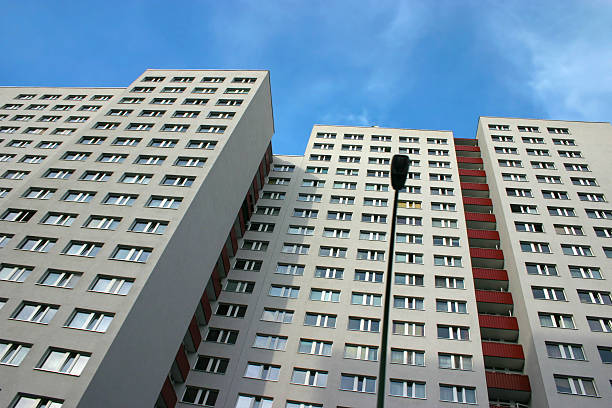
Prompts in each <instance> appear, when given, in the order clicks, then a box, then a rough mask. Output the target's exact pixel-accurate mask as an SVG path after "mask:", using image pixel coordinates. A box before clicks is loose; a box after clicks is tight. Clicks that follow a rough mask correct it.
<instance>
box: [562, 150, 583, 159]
mask: <svg viewBox="0 0 612 408" xmlns="http://www.w3.org/2000/svg"><path fill="white" fill-rule="evenodd" d="M559 156H561V157H567V158H574V159H577V158H580V157H582V153H580V152H579V151H577V150H559Z"/></svg>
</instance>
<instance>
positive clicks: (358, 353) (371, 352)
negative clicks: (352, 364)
mask: <svg viewBox="0 0 612 408" xmlns="http://www.w3.org/2000/svg"><path fill="white" fill-rule="evenodd" d="M344 358H350V359H354V360H367V361H378V346H366V345H363V344H349V343H346V344H345V345H344Z"/></svg>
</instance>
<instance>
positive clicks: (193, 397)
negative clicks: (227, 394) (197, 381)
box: [181, 385, 219, 407]
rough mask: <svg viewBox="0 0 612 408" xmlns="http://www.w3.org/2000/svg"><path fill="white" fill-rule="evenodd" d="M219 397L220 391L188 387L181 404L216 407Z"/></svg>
mask: <svg viewBox="0 0 612 408" xmlns="http://www.w3.org/2000/svg"><path fill="white" fill-rule="evenodd" d="M218 396H219V390H211V389H208V388H200V387H193V386H190V385H188V386H187V388H186V389H185V393H184V394H183V398H182V399H181V402H187V403H191V404H195V405H202V406H205V407H214V406H215V403H216V402H217V397H218Z"/></svg>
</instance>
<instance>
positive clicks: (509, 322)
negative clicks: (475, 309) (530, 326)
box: [478, 314, 519, 330]
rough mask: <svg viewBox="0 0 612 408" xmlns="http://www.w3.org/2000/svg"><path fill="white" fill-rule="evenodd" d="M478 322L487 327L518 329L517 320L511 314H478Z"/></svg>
mask: <svg viewBox="0 0 612 408" xmlns="http://www.w3.org/2000/svg"><path fill="white" fill-rule="evenodd" d="M478 323H479V324H480V327H484V328H487V329H503V330H518V329H519V327H518V322H517V320H516V317H512V316H494V315H483V314H479V315H478Z"/></svg>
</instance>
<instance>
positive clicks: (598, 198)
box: [578, 193, 606, 202]
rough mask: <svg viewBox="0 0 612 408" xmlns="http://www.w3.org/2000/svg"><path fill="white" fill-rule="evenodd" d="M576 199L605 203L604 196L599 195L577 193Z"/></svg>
mask: <svg viewBox="0 0 612 408" xmlns="http://www.w3.org/2000/svg"><path fill="white" fill-rule="evenodd" d="M578 198H579V199H580V201H599V202H605V201H606V199H605V197H604V195H603V194H600V193H578Z"/></svg>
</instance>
